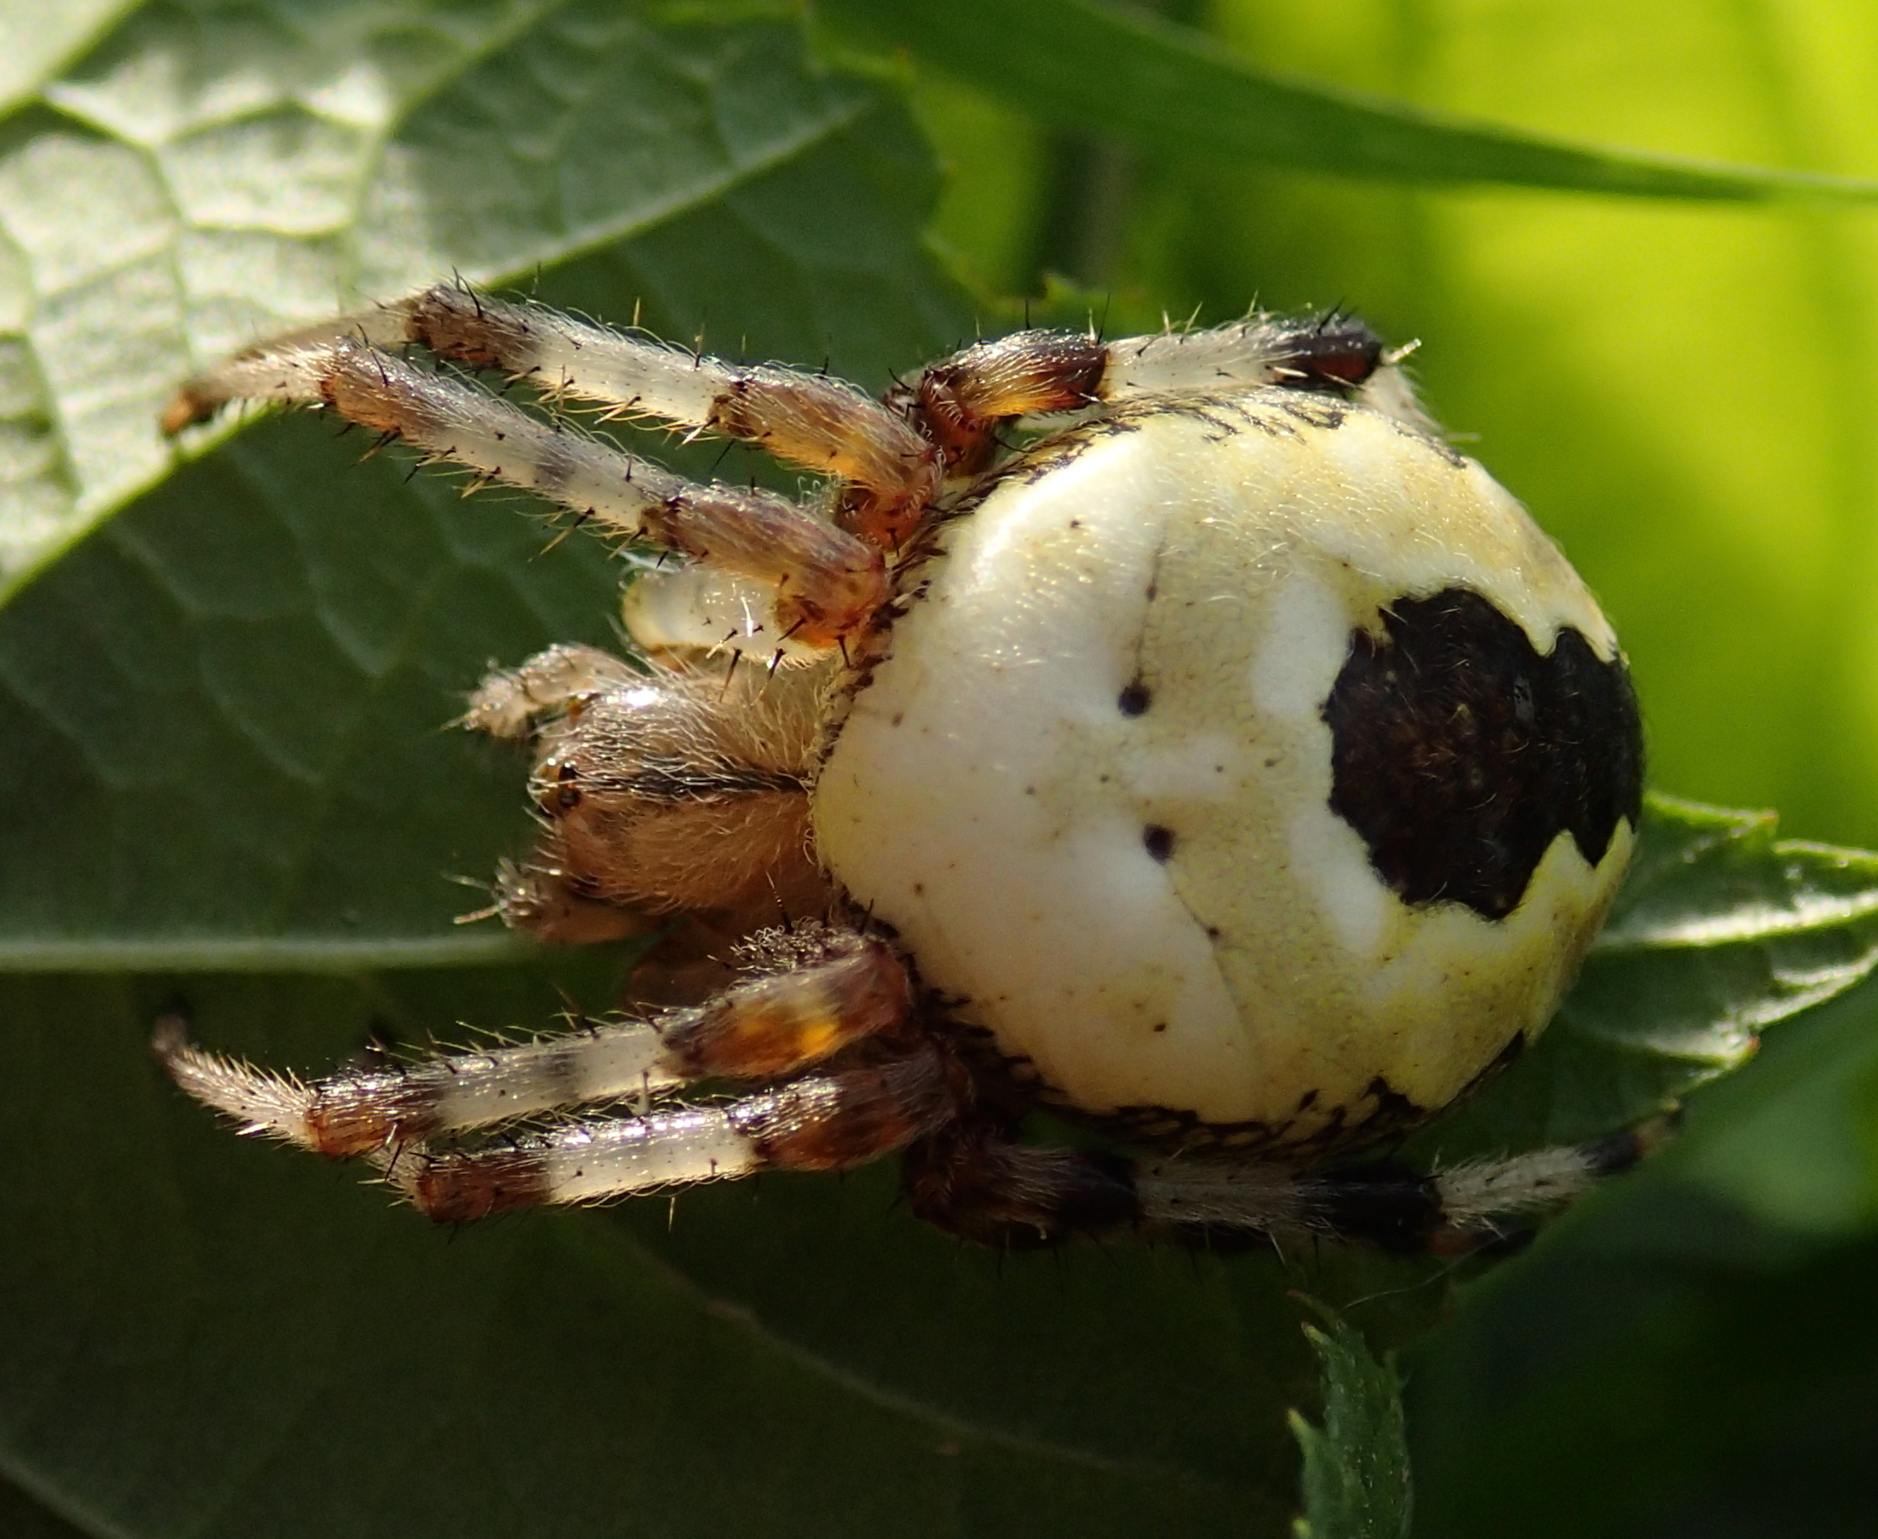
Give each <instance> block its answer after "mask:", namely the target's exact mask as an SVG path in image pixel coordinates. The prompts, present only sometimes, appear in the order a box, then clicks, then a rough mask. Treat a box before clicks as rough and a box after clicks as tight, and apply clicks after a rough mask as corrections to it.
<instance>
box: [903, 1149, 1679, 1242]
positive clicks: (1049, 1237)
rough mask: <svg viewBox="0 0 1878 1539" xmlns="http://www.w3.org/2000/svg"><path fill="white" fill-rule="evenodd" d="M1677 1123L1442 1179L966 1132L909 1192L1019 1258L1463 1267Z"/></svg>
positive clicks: (920, 1171) (1453, 1169)
mask: <svg viewBox="0 0 1878 1539" xmlns="http://www.w3.org/2000/svg"><path fill="white" fill-rule="evenodd" d="M1673 1125H1674V1117H1673V1115H1671V1114H1666V1115H1664V1116H1661V1117H1656V1118H1652V1119H1651V1120H1649V1121H1647V1122H1644V1123H1641V1124H1639V1125H1638V1126H1636V1127H1634V1128H1630V1129H1627V1130H1624V1131H1622V1132H1619V1133H1613V1134H1609V1135H1606V1136H1605V1137H1602V1138H1597V1139H1592V1140H1590V1141H1588V1142H1586V1143H1582V1144H1564V1145H1556V1146H1553V1147H1551V1148H1545V1149H1535V1150H1532V1151H1530V1152H1528V1153H1525V1154H1518V1155H1510V1156H1507V1157H1504V1158H1501V1159H1485V1160H1473V1161H1468V1162H1465V1163H1461V1164H1455V1165H1451V1166H1447V1167H1445V1168H1442V1167H1437V1168H1436V1169H1434V1170H1433V1171H1419V1170H1416V1169H1414V1168H1413V1167H1411V1166H1409V1165H1407V1164H1404V1163H1401V1162H1399V1161H1395V1160H1375V1161H1368V1162H1364V1163H1361V1164H1355V1165H1348V1166H1344V1167H1342V1168H1341V1169H1332V1170H1329V1171H1314V1172H1310V1173H1299V1172H1295V1171H1287V1170H1285V1169H1283V1168H1282V1167H1278V1166H1274V1165H1271V1164H1270V1163H1266V1162H1261V1161H1259V1160H1257V1159H1252V1158H1240V1159H1233V1158H1230V1157H1225V1156H1220V1155H1215V1154H1194V1155H1190V1156H1183V1157H1174V1158H1168V1159H1162V1160H1156V1161H1139V1160H1135V1159H1131V1158H1129V1157H1127V1156H1123V1155H1118V1154H1108V1153H1103V1152H1100V1151H1088V1150H1075V1149H1066V1148H1060V1147H1047V1146H1044V1147H1040V1146H1032V1145H1027V1144H1018V1143H1014V1142H1012V1141H1010V1140H1009V1139H1008V1138H1006V1137H1004V1136H1002V1135H1001V1134H1000V1133H998V1132H997V1131H995V1130H987V1129H985V1128H982V1127H972V1126H961V1127H957V1128H947V1129H944V1130H942V1131H941V1132H939V1133H938V1134H936V1135H935V1136H934V1137H932V1138H930V1139H926V1140H924V1141H922V1143H921V1144H919V1145H918V1146H916V1147H915V1148H914V1149H913V1150H911V1151H909V1153H908V1157H907V1166H906V1175H907V1191H908V1197H909V1200H910V1204H911V1206H912V1208H913V1211H914V1212H915V1213H917V1214H919V1216H920V1217H922V1218H925V1219H928V1220H930V1221H931V1222H933V1223H935V1224H937V1225H939V1226H940V1227H941V1228H944V1229H949V1230H951V1231H953V1232H954V1233H957V1234H959V1235H961V1236H963V1237H964V1238H967V1239H971V1240H976V1241H980V1242H983V1243H989V1244H994V1245H1006V1246H1011V1247H1014V1248H1023V1247H1032V1246H1038V1245H1052V1244H1056V1243H1059V1242H1061V1241H1063V1240H1067V1239H1071V1238H1073V1237H1075V1236H1076V1235H1079V1234H1095V1235H1100V1234H1102V1233H1104V1232H1125V1231H1135V1232H1139V1233H1142V1234H1145V1235H1147V1236H1149V1237H1155V1238H1164V1239H1168V1240H1173V1241H1176V1242H1180V1243H1185V1244H1206V1245H1226V1246H1231V1245H1234V1244H1236V1243H1239V1242H1241V1241H1244V1240H1250V1239H1257V1238H1259V1237H1269V1238H1272V1239H1277V1240H1281V1241H1282V1240H1285V1239H1295V1238H1312V1237H1314V1238H1318V1239H1323V1240H1330V1241H1346V1240H1355V1241H1360V1242H1363V1243H1367V1244H1370V1245H1375V1246H1378V1247H1380V1248H1381V1249H1384V1250H1390V1251H1399V1252H1426V1253H1430V1254H1436V1255H1465V1254H1470V1253H1472V1252H1474V1251H1478V1250H1482V1249H1485V1248H1488V1247H1492V1246H1497V1245H1503V1244H1505V1243H1506V1242H1508V1241H1509V1240H1517V1239H1520V1238H1523V1237H1524V1235H1525V1232H1526V1230H1525V1221H1526V1220H1529V1219H1531V1218H1533V1217H1535V1216H1537V1215H1538V1214H1540V1213H1543V1212H1545V1211H1548V1210H1551V1209H1555V1208H1561V1207H1564V1206H1565V1205H1567V1204H1568V1203H1570V1202H1572V1201H1574V1200H1575V1199H1576V1198H1578V1197H1579V1196H1581V1195H1582V1194H1583V1193H1584V1192H1585V1191H1586V1190H1588V1189H1589V1188H1590V1187H1591V1185H1592V1184H1593V1183H1595V1182H1596V1181H1598V1180H1600V1179H1601V1178H1603V1177H1605V1176H1611V1175H1616V1174H1619V1173H1620V1172H1622V1171H1625V1170H1628V1169H1629V1168H1630V1167H1631V1166H1633V1165H1635V1164H1636V1163H1637V1162H1638V1161H1639V1160H1640V1159H1642V1158H1644V1157H1645V1156H1646V1155H1648V1154H1650V1153H1652V1152H1653V1151H1654V1150H1655V1149H1656V1148H1658V1147H1659V1146H1660V1145H1661V1144H1662V1143H1663V1141H1664V1140H1665V1139H1666V1138H1667V1137H1668V1135H1669V1133H1670V1131H1671V1129H1672V1127H1673Z"/></svg>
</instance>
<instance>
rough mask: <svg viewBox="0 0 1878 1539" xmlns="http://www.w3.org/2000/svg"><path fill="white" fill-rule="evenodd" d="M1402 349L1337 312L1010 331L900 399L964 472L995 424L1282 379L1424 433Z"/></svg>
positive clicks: (978, 461)
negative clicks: (1133, 329) (1127, 332)
mask: <svg viewBox="0 0 1878 1539" xmlns="http://www.w3.org/2000/svg"><path fill="white" fill-rule="evenodd" d="M1408 351H1409V350H1408V349H1393V350H1392V349H1387V348H1385V347H1384V346H1383V344H1382V341H1381V339H1380V338H1378V337H1377V335H1376V334H1375V333H1374V332H1373V331H1371V330H1370V328H1369V327H1368V326H1366V325H1365V324H1364V323H1363V322H1362V321H1360V320H1357V319H1356V318H1355V317H1354V316H1348V315H1343V314H1335V315H1329V316H1322V315H1318V316H1310V315H1307V316H1283V315H1265V314H1254V315H1251V316H1248V317H1247V318H1246V319H1244V320H1240V321H1234V322H1232V323H1230V324H1229V325H1225V326H1215V327H1211V328H1208V329H1204V330H1175V329H1172V328H1170V329H1168V330H1167V331H1164V332H1161V333H1158V334H1156V335H1153V336H1141V337H1122V338H1118V339H1117V340H1115V341H1113V342H1104V341H1102V340H1101V339H1099V338H1097V337H1095V336H1092V335H1084V334H1079V333H1076V332H1064V331H1019V332H1014V333H1013V334H1011V335H1010V336H1007V337H1000V338H998V339H997V340H996V341H992V342H980V343H977V344H975V345H974V346H972V347H968V348H965V349H964V350H963V351H961V352H957V353H954V354H953V355H952V356H951V357H950V358H946V359H942V360H941V361H940V362H938V363H935V364H932V365H930V366H929V367H927V368H926V369H925V370H923V371H922V372H921V373H920V374H919V376H918V377H917V378H916V379H915V380H914V381H913V382H912V383H911V384H910V385H909V386H908V387H907V388H906V392H905V397H904V400H903V404H904V406H905V407H906V409H907V410H908V411H909V412H910V413H911V414H912V415H914V416H915V417H916V418H917V419H918V420H920V421H923V422H924V423H925V424H926V425H927V431H928V433H929V434H930V435H931V437H932V438H933V440H934V441H935V442H936V443H937V444H938V445H939V446H940V449H941V452H942V453H943V454H944V456H945V460H946V464H947V466H948V468H949V469H950V470H951V471H954V472H957V473H964V474H970V473H972V472H974V471H976V470H978V469H980V468H982V467H983V466H984V465H986V464H987V463H988V462H989V460H990V458H991V456H992V454H993V452H994V451H995V448H996V438H995V434H996V432H997V428H998V425H999V424H1000V423H1001V422H1004V421H1007V420H1009V419H1011V418H1013V417H1028V416H1037V415H1050V414H1055V413H1061V412H1076V411H1082V410H1084V409H1086V408H1088V407H1091V406H1098V405H1103V404H1107V403H1114V402H1123V401H1128V400H1132V399H1136V398H1140V397H1144V396H1167V395H1184V394H1217V393H1219V392H1222V391H1242V390H1249V389H1258V388H1263V387H1268V386H1282V387H1288V388H1292V389H1299V390H1309V391H1314V392H1321V393H1329V394H1333V395H1338V396H1346V397H1350V398H1353V399H1356V400H1359V401H1362V402H1363V403H1364V404H1366V405H1369V406H1373V407H1375V408H1376V409H1378V410H1380V411H1383V412H1386V413H1387V414H1389V415H1390V416H1393V417H1395V418H1396V419H1397V420H1398V421H1401V422H1403V423H1405V424H1406V425H1408V426H1411V427H1413V428H1415V429H1416V430H1417V431H1421V432H1432V431H1433V430H1434V425H1433V423H1432V422H1431V421H1430V420H1429V419H1428V417H1427V416H1426V415H1425V414H1424V413H1423V412H1422V409H1421V407H1420V405H1419V404H1418V403H1417V402H1416V400H1415V395H1414V390H1413V388H1412V387H1411V386H1410V384H1409V382H1408V379H1407V377H1406V375H1405V374H1404V373H1403V370H1402V368H1401V360H1402V359H1403V358H1404V357H1406V356H1407V353H1408Z"/></svg>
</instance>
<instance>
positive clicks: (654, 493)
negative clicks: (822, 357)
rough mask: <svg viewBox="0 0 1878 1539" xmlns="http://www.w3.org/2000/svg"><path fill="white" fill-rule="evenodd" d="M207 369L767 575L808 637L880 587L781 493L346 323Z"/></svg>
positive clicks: (837, 535) (882, 582) (612, 529)
mask: <svg viewBox="0 0 1878 1539" xmlns="http://www.w3.org/2000/svg"><path fill="white" fill-rule="evenodd" d="M205 378H208V379H211V380H213V381H214V382H215V390H216V391H217V392H219V395H220V398H221V399H235V398H249V399H256V400H265V401H278V402H283V403H286V404H290V405H304V406H323V407H326V408H329V409H331V410H333V411H336V412H337V413H338V414H339V415H340V416H342V417H344V418H346V419H347V420H348V421H352V422H356V423H359V424H360V425H361V426H364V427H368V428H371V429H372V430H373V431H375V432H378V433H381V434H385V435H388V436H390V437H393V438H399V439H403V440H404V441H406V442H407V443H409V444H411V445H412V447H414V448H416V449H418V450H420V451H422V452H423V453H424V454H426V455H428V456H431V457H433V458H435V459H439V460H449V461H453V462H455V463H456V464H459V465H463V466H465V467H467V468H469V469H470V470H472V471H474V472H476V475H477V483H473V484H481V483H486V482H490V481H500V482H503V483H504V484H506V485H509V486H517V487H520V488H522V489H523V490H525V491H531V492H536V493H539V494H540V495H541V496H543V497H545V498H547V499H549V500H550V501H553V502H557V503H559V504H561V506H563V507H564V508H567V509H568V510H570V511H571V512H573V513H574V514H575V515H576V516H577V518H578V520H579V521H580V522H582V523H586V524H590V525H592V526H594V527H596V528H597V529H599V530H602V531H604V532H607V533H610V534H612V535H614V536H615V537H617V538H619V539H622V540H627V541H648V542H651V543H653V544H657V545H663V546H666V547H667V548H669V549H672V550H676V551H680V552H682V553H684V554H686V555H689V556H693V557H699V558H703V557H708V558H709V559H710V560H711V561H713V562H715V563H717V564H718V565H719V566H722V567H725V568H728V569H729V570H731V571H735V572H740V573H742V574H743V575H745V576H747V577H751V578H754V579H757V580H758V581H760V582H762V583H763V584H765V585H766V586H767V587H769V588H771V589H773V590H774V591H775V592H776V594H777V599H776V614H777V619H778V621H779V622H780V624H781V626H782V627H783V628H784V629H785V630H787V631H789V632H791V633H792V634H794V635H797V636H798V637H799V638H800V639H801V640H802V641H803V642H805V643H812V644H821V645H824V646H832V645H834V644H835V643H836V642H837V641H838V640H839V639H840V638H841V637H842V636H843V635H845V634H847V633H848V632H850V631H853V630H855V629H857V628H858V627H860V626H862V625H864V624H865V623H866V622H867V621H868V620H869V619H870V618H871V617H872V616H873V614H874V613H875V611H876V610H877V609H878V608H879V607H880V605H881V604H882V602H883V601H884V600H885V599H886V597H887V593H888V580H887V575H886V568H885V563H884V561H883V559H882V557H881V554H880V552H879V551H878V550H876V549H873V548H872V547H870V546H869V545H868V544H866V543H865V542H864V541H862V540H860V539H858V538H857V537H856V536H854V535H852V534H849V533H847V532H845V531H843V530H841V529H838V528H836V527H834V526H833V525H831V524H829V523H826V522H824V521H823V520H822V519H819V518H817V517H816V516H815V515H814V514H813V513H811V512H809V511H808V510H807V509H806V508H803V507H801V506H799V505H797V504H796V503H793V502H791V501H789V500H787V499H786V498H783V497H779V496H776V495H775V494H773V493H769V492H762V491H754V490H743V489H740V488H736V487H729V486H722V485H703V484H699V483H694V482H689V481H686V480H685V479H683V478H682V477H680V476H677V475H674V474H672V473H671V472H670V471H668V470H664V469H662V468H660V467H658V466H656V465H653V464H651V463H650V462H648V461H646V460H643V459H639V458H637V457H635V456H631V455H627V454H625V453H623V452H622V451H621V450H619V449H616V448H614V447H613V446H611V445H609V444H605V443H603V442H601V441H600V440H599V439H596V438H593V437H591V436H589V435H588V434H586V433H584V432H581V431H578V430H577V429H576V428H574V427H573V426H572V425H571V424H569V423H567V422H564V421H548V420H544V419H543V418H540V417H537V416H534V415H531V414H530V413H528V412H526V411H523V410H522V409H521V408H520V407H517V406H513V405H511V404H509V403H508V402H507V401H504V400H501V399H499V398H498V397H496V396H495V395H494V394H492V393H491V392H489V391H488V390H485V389H483V388H482V387H481V386H479V385H477V384H476V383H475V382H474V381H471V380H466V379H463V378H460V377H452V376H450V375H448V374H441V373H437V372H435V371H432V370H426V369H420V368H418V367H416V366H414V365H413V364H410V363H407V362H405V361H404V360H403V359H401V358H398V357H395V356H393V355H392V354H391V353H389V352H385V351H383V350H381V349H379V348H377V347H374V346H373V345H372V344H371V343H370V342H369V341H359V340H357V339H356V338H355V337H351V336H346V337H339V338H336V339H333V340H329V341H321V342H313V343H299V342H296V343H295V344H294V345H292V346H288V347H284V348H263V349H261V350H259V351H256V352H253V353H247V354H243V355H241V356H239V357H237V358H234V359H231V360H230V361H229V362H228V363H227V364H225V365H223V366H222V368H221V369H220V370H219V371H217V372H216V373H215V374H213V375H210V376H205ZM197 388H198V387H193V386H192V387H189V390H195V389H197ZM200 388H202V389H206V388H207V387H206V386H202V387H200ZM189 390H186V391H185V394H189ZM192 398H193V397H192Z"/></svg>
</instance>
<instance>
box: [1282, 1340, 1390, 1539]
mask: <svg viewBox="0 0 1878 1539" xmlns="http://www.w3.org/2000/svg"><path fill="white" fill-rule="evenodd" d="M1325 1318H1326V1324H1327V1326H1328V1329H1326V1330H1319V1329H1318V1328H1317V1327H1316V1326H1313V1325H1306V1326H1305V1327H1304V1335H1305V1337H1306V1339H1307V1340H1309V1342H1310V1343H1311V1347H1312V1349H1313V1350H1314V1351H1315V1352H1316V1353H1317V1361H1318V1366H1319V1369H1320V1371H1321V1372H1322V1375H1323V1394H1322V1402H1323V1425H1321V1426H1317V1425H1314V1424H1313V1423H1312V1422H1311V1421H1309V1420H1308V1419H1306V1417H1304V1416H1303V1415H1302V1414H1301V1413H1299V1412H1297V1411H1293V1412H1292V1413H1291V1432H1292V1435H1293V1436H1294V1437H1295V1438H1297V1440H1298V1447H1299V1448H1300V1449H1302V1450H1303V1453H1304V1472H1303V1479H1302V1492H1303V1512H1302V1513H1301V1515H1300V1516H1299V1517H1298V1518H1297V1520H1296V1521H1295V1522H1294V1523H1293V1525H1292V1533H1293V1535H1294V1536H1295V1539H1407V1536H1408V1532H1409V1512H1410V1507H1411V1500H1410V1482H1409V1462H1408V1446H1407V1440H1406V1433H1405V1429H1404V1427H1403V1424H1402V1391H1401V1386H1400V1385H1399V1384H1398V1383H1397V1382H1396V1376H1395V1370H1394V1369H1393V1368H1392V1367H1390V1366H1389V1365H1388V1364H1387V1363H1383V1362H1378V1361H1377V1360H1376V1358H1375V1357H1374V1356H1372V1355H1371V1353H1370V1350H1369V1347H1368V1346H1367V1345H1366V1344H1365V1342H1364V1340H1363V1337H1362V1335H1361V1333H1359V1332H1357V1331H1355V1330H1353V1329H1351V1328H1350V1326H1348V1325H1346V1324H1345V1323H1344V1322H1343V1321H1342V1320H1340V1319H1338V1318H1337V1317H1336V1316H1335V1315H1334V1314H1330V1313H1329V1312H1328V1311H1326V1312H1325Z"/></svg>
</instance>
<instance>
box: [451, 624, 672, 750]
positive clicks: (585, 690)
mask: <svg viewBox="0 0 1878 1539" xmlns="http://www.w3.org/2000/svg"><path fill="white" fill-rule="evenodd" d="M644 677H645V676H644V675H643V674H642V673H640V672H639V670H638V669H636V668H634V667H633V666H632V665H631V664H630V663H628V662H626V661H625V659H623V658H619V657H615V656H614V655H613V654H612V653H611V652H604V651H602V650H601V649H600V648H599V647H589V646H582V645H580V644H578V643H572V642H564V643H561V644H559V645H556V646H552V647H549V648H547V649H546V650H545V651H542V652H537V653H536V654H535V655H534V656H533V657H531V658H529V659H528V661H527V662H525V663H523V664H522V665H521V667H519V668H497V669H492V670H491V671H490V672H489V673H488V674H487V675H486V676H485V677H484V679H483V681H482V683H481V684H479V685H477V687H476V689H475V691H474V693H472V694H471V695H470V701H469V709H468V710H466V711H465V712H464V713H463V717H462V724H463V726H465V727H467V728H468V729H469V730H470V731H472V732H482V733H486V734H487V735H488V736H490V737H497V738H509V739H521V740H524V741H525V740H528V739H531V738H533V737H534V736H535V734H536V733H537V732H538V731H539V729H540V728H541V727H542V725H543V724H544V723H546V722H548V721H550V720H552V719H554V718H557V717H561V716H565V715H568V714H569V713H570V712H575V711H578V710H579V708H580V706H581V704H582V702H584V701H586V700H589V699H591V698H592V697H593V696H595V695H598V694H600V693H602V692H604V691H605V690H608V689H624V688H630V687H631V686H632V685H634V684H636V683H638V682H640V681H641V680H642V679H643V678H644Z"/></svg>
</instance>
